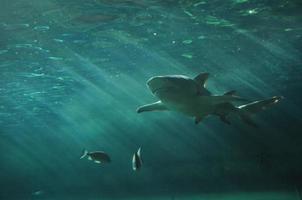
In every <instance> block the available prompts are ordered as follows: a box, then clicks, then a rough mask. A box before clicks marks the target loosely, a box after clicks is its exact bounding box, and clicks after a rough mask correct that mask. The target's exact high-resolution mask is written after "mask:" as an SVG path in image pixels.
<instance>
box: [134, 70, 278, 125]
mask: <svg viewBox="0 0 302 200" xmlns="http://www.w3.org/2000/svg"><path fill="white" fill-rule="evenodd" d="M209 75H210V74H209V73H200V74H199V75H197V76H196V77H194V78H190V77H187V76H184V75H166V76H155V77H151V78H150V79H149V80H148V81H147V86H148V88H149V90H150V91H151V92H152V94H153V95H154V96H155V97H157V98H158V101H156V102H154V103H150V104H146V105H143V106H140V107H139V108H138V109H137V113H142V112H150V111H176V112H179V113H182V114H184V115H186V116H189V117H193V118H194V119H195V124H199V123H200V122H201V121H202V120H203V119H204V118H205V117H207V116H210V115H214V116H218V117H219V118H220V120H221V121H222V122H224V123H226V124H231V122H230V120H229V119H228V116H229V115H231V114H237V115H238V116H239V117H240V118H241V120H242V121H243V122H245V123H246V124H248V125H250V126H253V127H257V124H256V123H255V122H254V121H253V120H252V118H251V116H253V115H254V114H256V113H258V112H260V111H262V110H265V109H267V108H269V107H271V106H272V105H275V104H276V103H278V102H279V101H280V100H281V99H282V98H283V97H281V96H274V97H271V98H268V99H264V100H259V101H252V102H249V101H248V100H247V99H245V98H242V97H240V96H237V95H236V91H235V90H230V91H228V92H225V93H224V94H222V95H213V94H212V93H211V92H210V91H209V90H208V89H207V88H206V82H207V80H208V78H209ZM242 102H249V103H242ZM240 103H241V105H239V106H235V105H234V104H240Z"/></svg>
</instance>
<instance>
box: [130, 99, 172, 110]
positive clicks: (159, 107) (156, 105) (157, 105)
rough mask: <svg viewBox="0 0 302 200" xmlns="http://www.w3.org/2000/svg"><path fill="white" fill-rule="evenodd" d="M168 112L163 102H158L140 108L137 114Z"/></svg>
mask: <svg viewBox="0 0 302 200" xmlns="http://www.w3.org/2000/svg"><path fill="white" fill-rule="evenodd" d="M165 110H168V108H167V107H166V106H165V105H164V104H163V103H162V102H161V101H157V102H155V103H151V104H147V105H144V106H141V107H139V108H138V109H137V110H136V112H137V113H141V112H148V111H165Z"/></svg>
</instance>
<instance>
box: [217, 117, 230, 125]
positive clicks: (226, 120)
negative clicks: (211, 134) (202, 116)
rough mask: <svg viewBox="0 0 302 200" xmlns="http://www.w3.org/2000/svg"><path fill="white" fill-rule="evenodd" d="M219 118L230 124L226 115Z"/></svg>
mask: <svg viewBox="0 0 302 200" xmlns="http://www.w3.org/2000/svg"><path fill="white" fill-rule="evenodd" d="M220 120H221V121H222V122H224V123H226V124H228V125H231V121H230V120H229V119H228V118H227V116H226V115H221V116H220Z"/></svg>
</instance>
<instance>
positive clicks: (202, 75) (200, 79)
mask: <svg viewBox="0 0 302 200" xmlns="http://www.w3.org/2000/svg"><path fill="white" fill-rule="evenodd" d="M209 76H210V74H209V73H200V74H199V75H197V76H196V77H195V78H194V81H196V82H197V83H198V85H200V86H202V87H205V83H206V81H207V80H208V78H209Z"/></svg>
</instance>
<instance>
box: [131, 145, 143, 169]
mask: <svg viewBox="0 0 302 200" xmlns="http://www.w3.org/2000/svg"><path fill="white" fill-rule="evenodd" d="M142 164H143V161H142V157H141V148H139V149H138V150H137V152H135V153H134V154H133V157H132V169H133V171H138V170H140V168H141V167H142Z"/></svg>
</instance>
